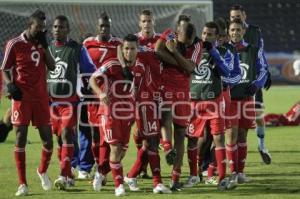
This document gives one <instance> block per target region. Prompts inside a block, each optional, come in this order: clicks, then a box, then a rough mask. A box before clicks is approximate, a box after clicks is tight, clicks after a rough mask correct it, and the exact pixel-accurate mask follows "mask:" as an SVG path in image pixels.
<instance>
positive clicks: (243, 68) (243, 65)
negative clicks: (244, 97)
mask: <svg viewBox="0 0 300 199" xmlns="http://www.w3.org/2000/svg"><path fill="white" fill-rule="evenodd" d="M240 67H241V75H242V79H241V81H240V83H247V82H249V80H248V79H247V74H248V70H249V65H248V64H246V63H242V62H240Z"/></svg>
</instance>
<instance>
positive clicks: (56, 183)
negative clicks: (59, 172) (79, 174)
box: [54, 176, 67, 190]
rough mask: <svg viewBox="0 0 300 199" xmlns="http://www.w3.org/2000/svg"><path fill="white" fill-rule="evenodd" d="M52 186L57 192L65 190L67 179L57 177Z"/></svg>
mask: <svg viewBox="0 0 300 199" xmlns="http://www.w3.org/2000/svg"><path fill="white" fill-rule="evenodd" d="M54 186H55V187H56V188H57V189H59V190H66V187H67V179H66V177H64V176H59V177H58V178H57V179H56V180H55V181H54Z"/></svg>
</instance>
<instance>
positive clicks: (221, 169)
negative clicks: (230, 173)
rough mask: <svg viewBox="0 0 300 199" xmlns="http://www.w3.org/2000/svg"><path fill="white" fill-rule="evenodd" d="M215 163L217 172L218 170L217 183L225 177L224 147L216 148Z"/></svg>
mask: <svg viewBox="0 0 300 199" xmlns="http://www.w3.org/2000/svg"><path fill="white" fill-rule="evenodd" d="M215 154H216V162H217V170H218V175H219V178H218V181H219V182H220V181H221V180H223V179H224V178H225V175H226V150H225V147H216V148H215Z"/></svg>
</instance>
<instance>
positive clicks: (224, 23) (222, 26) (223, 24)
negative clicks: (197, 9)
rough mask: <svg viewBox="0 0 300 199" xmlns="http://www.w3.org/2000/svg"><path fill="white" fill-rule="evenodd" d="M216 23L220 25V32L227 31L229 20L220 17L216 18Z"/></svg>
mask: <svg viewBox="0 0 300 199" xmlns="http://www.w3.org/2000/svg"><path fill="white" fill-rule="evenodd" d="M215 22H216V24H217V25H218V27H219V33H220V32H226V29H227V26H228V25H227V24H228V21H226V20H225V19H224V18H222V17H219V18H217V19H216V20H215Z"/></svg>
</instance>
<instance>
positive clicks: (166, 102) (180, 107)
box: [162, 86, 192, 127]
mask: <svg viewBox="0 0 300 199" xmlns="http://www.w3.org/2000/svg"><path fill="white" fill-rule="evenodd" d="M162 96H163V102H162V103H163V107H166V108H171V110H172V116H173V123H175V124H178V125H180V126H183V127H187V126H188V125H189V119H190V118H191V116H192V109H191V102H190V94H189V90H185V89H182V90H179V89H176V88H171V87H167V86H166V87H164V89H163V92H162Z"/></svg>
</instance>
